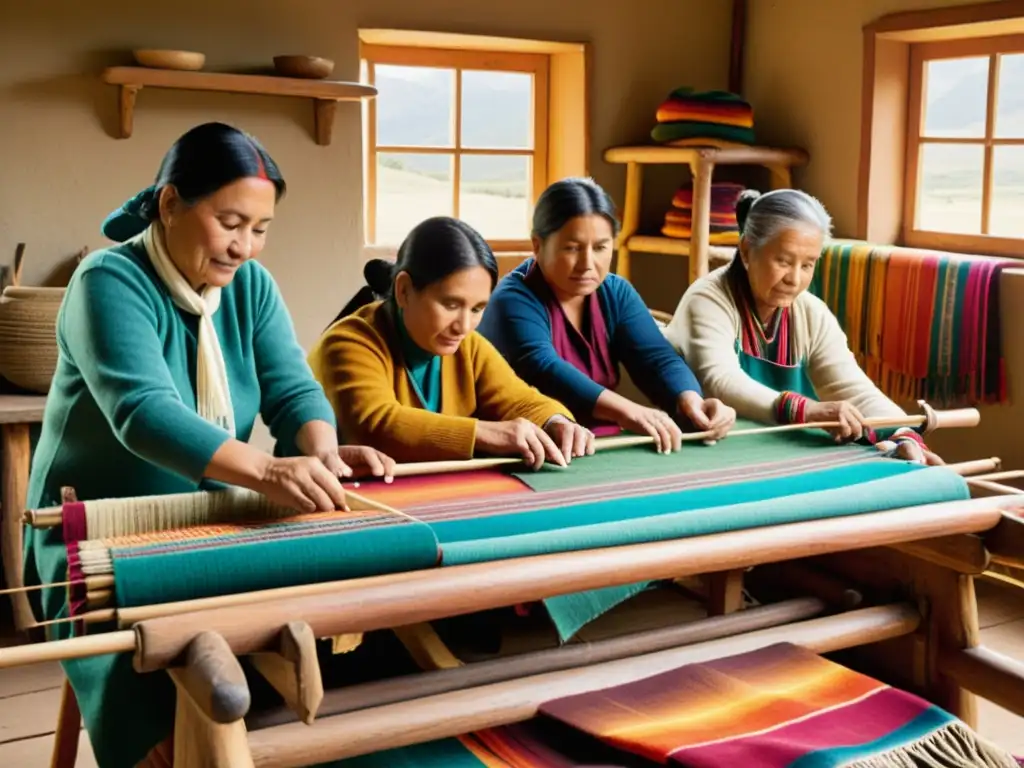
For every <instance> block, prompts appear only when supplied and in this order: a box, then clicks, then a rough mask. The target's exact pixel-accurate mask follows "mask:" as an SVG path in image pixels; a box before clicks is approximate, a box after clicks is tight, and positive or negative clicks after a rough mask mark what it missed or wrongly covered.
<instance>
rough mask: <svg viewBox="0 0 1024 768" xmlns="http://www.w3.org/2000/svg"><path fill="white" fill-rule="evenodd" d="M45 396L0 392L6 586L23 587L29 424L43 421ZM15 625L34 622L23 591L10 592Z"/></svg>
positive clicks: (1, 543)
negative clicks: (11, 593) (23, 526)
mask: <svg viewBox="0 0 1024 768" xmlns="http://www.w3.org/2000/svg"><path fill="white" fill-rule="evenodd" d="M45 405H46V398H45V397H43V396H41V395H0V451H2V454H3V455H2V462H3V463H2V465H0V483H2V488H0V562H2V563H3V574H4V582H5V585H6V586H7V587H8V588H12V587H21V586H24V584H23V582H22V577H21V566H22V549H21V548H22V515H23V514H24V512H25V500H26V496H27V495H28V473H29V467H30V466H31V453H32V445H31V441H30V438H29V427H30V426H31V425H32V424H38V423H40V422H41V421H42V420H43V409H44V407H45ZM11 605H12V607H13V610H14V626H15V627H16V628H17V629H19V630H22V629H24V628H25V627H27V626H29V625H31V624H34V623H35V619H34V617H33V616H32V609H31V608H30V607H29V602H28V598H27V597H26V596H25V593H24V592H17V593H15V594H13V595H11Z"/></svg>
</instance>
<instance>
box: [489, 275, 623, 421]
mask: <svg viewBox="0 0 1024 768" xmlns="http://www.w3.org/2000/svg"><path fill="white" fill-rule="evenodd" d="M477 330H478V331H479V333H480V334H481V335H482V336H484V337H486V338H487V340H488V341H490V342H491V344H493V345H494V346H495V348H497V350H498V351H499V352H500V353H501V354H502V356H503V357H504V358H505V359H506V360H508V362H509V363H510V364H511V365H512V368H513V370H514V371H515V372H516V374H518V375H519V377H520V378H521V379H523V380H524V381H525V382H526V383H527V384H530V385H531V386H533V387H536V388H537V389H539V390H540V391H541V392H542V393H543V394H545V395H547V396H548V397H551V398H554V399H555V400H558V401H559V402H560V403H562V404H563V405H565V406H566V407H567V408H568V409H569V410H570V411H572V412H573V413H575V414H578V415H579V414H587V415H590V414H592V413H593V411H594V406H595V405H596V404H597V398H598V397H600V396H601V393H602V392H604V389H605V388H604V387H602V386H601V385H600V384H598V383H596V382H595V381H593V379H591V378H590V377H589V376H587V375H586V374H584V373H581V372H580V371H579V370H577V369H576V368H575V366H573V365H572V364H571V363H567V362H566V361H565V360H563V359H562V358H561V357H559V356H558V353H557V352H555V346H554V344H553V343H552V342H551V321H550V320H549V318H548V312H547V310H546V309H545V308H544V305H543V304H541V302H540V299H538V298H537V297H536V296H535V295H534V294H533V292H532V291H531V290H530V289H529V288H528V287H527V286H526V285H525V284H524V283H523V280H522V277H521V276H520V275H519V274H517V273H515V272H513V273H510V274H508V275H506V276H505V278H503V279H502V281H501V283H500V284H499V286H498V288H497V290H496V291H495V292H494V295H493V296H492V297H491V302H490V303H489V304H488V306H487V309H486V310H485V311H484V317H483V320H482V321H481V323H480V326H479V327H478V328H477Z"/></svg>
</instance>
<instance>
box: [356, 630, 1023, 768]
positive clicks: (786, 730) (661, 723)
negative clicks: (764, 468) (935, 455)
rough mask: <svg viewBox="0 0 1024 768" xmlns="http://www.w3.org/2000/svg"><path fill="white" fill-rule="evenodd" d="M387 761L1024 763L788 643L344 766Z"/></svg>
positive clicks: (718, 767) (902, 766)
mask: <svg viewBox="0 0 1024 768" xmlns="http://www.w3.org/2000/svg"><path fill="white" fill-rule="evenodd" d="M413 753H415V755H416V760H415V762H413V761H412V760H411V759H410V758H412V756H413ZM435 755H436V757H435ZM383 765H388V766H402V765H419V766H441V765H444V766H448V767H451V768H457V767H462V766H465V768H476V767H477V766H488V767H489V768H491V767H493V768H644V767H650V766H658V765H668V766H679V767H680V768H684V767H685V768H741V767H742V768H840V766H842V767H843V768H966V766H973V767H975V768H1019V766H1020V765H1021V763H1020V761H1019V760H1018V759H1016V758H1014V757H1013V756H1012V755H1010V754H1009V753H1008V752H1006V751H1005V750H1003V749H1002V748H1001V747H999V746H997V745H995V744H992V743H990V742H988V741H987V740H985V739H983V738H982V737H981V736H979V735H978V734H977V733H976V732H975V731H973V730H971V728H969V727H968V726H967V725H966V724H965V723H963V722H962V721H960V720H958V719H957V718H955V717H953V716H952V715H951V714H949V713H948V712H946V711H944V710H942V709H940V708H939V707H936V706H934V705H932V704H930V703H929V702H927V701H925V700H923V699H921V698H919V697H917V696H914V695H913V694H910V693H907V692H905V691H901V690H898V689H896V688H892V687H891V686H888V685H886V684H885V683H881V682H879V681H877V680H874V679H872V678H870V677H867V676H865V675H862V674H859V673H857V672H854V671H852V670H850V669H847V668H845V667H842V666H840V665H838V664H835V663H833V662H831V661H828V660H826V659H824V658H822V657H820V656H818V655H816V654H814V653H812V652H811V651H808V650H806V649H804V648H801V647H799V646H795V645H791V644H788V643H782V644H778V645H773V646H769V647H767V648H762V649H760V650H757V651H752V652H750V653H744V654H740V655H737V656H731V657H726V658H722V659H715V660H713V661H708V662H703V663H696V664H689V665H686V666H683V667H680V668H677V669H674V670H672V671H670V672H666V673H664V674H660V675H656V676H654V677H650V678H647V679H644V680H640V681H638V682H635V683H630V684H626V685H621V686H616V687H612V688H605V689H602V690H596V691H592V692H590V693H585V694H580V695H577V696H570V697H567V698H563V699H557V700H554V701H550V702H548V703H546V704H543V705H542V706H541V707H540V710H539V712H538V715H537V717H535V718H534V719H533V720H530V721H528V722H526V723H520V724H516V725H512V726H505V727H501V728H494V729H489V730H486V731H478V732H476V733H472V734H467V735H465V736H461V737H459V738H458V739H447V740H444V741H438V742H433V743H432V744H426V745H419V746H417V747H413V748H407V749H406V750H392V751H389V752H387V753H380V754H378V755H370V756H367V757H364V758H358V759H357V760H353V761H343V762H342V763H340V764H339V768H342V766H343V767H344V768H371V767H372V768H377V766H383Z"/></svg>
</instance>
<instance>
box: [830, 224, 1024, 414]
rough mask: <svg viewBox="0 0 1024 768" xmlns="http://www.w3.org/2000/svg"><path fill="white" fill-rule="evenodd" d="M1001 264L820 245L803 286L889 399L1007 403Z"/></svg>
mask: <svg viewBox="0 0 1024 768" xmlns="http://www.w3.org/2000/svg"><path fill="white" fill-rule="evenodd" d="M1017 266H1019V264H1018V263H1017V262H1012V261H1008V260H1002V259H995V258H985V257H977V256H967V255H962V254H956V253H945V252H941V251H924V250H917V249H912V248H900V247H892V246H876V245H872V244H868V243H864V244H855V245H849V244H837V245H833V246H830V247H828V248H826V249H825V250H824V251H823V253H822V258H821V261H820V263H819V265H818V268H817V269H816V270H815V276H814V281H813V282H812V284H811V287H810V290H811V291H812V292H813V293H814V294H815V295H817V296H819V297H820V298H822V299H823V300H824V301H825V302H826V303H827V304H828V306H829V308H830V309H831V310H832V312H833V313H834V314H835V316H836V318H837V319H838V321H839V324H840V325H841V326H842V328H843V330H844V331H845V333H846V335H847V338H848V340H849V345H850V349H851V350H852V351H853V353H854V355H855V356H856V357H857V361H858V362H859V363H860V365H861V367H862V368H863V369H864V370H865V372H866V373H867V374H868V376H869V377H870V378H871V379H872V380H873V381H874V382H875V383H876V384H877V385H878V386H879V387H880V388H881V389H882V391H884V392H885V393H886V394H887V395H889V396H890V397H892V398H893V399H897V400H909V399H915V398H923V399H927V400H929V401H930V402H931V403H932V404H933V405H937V406H942V407H949V406H957V405H976V404H981V403H1006V402H1008V398H1009V387H1008V383H1007V373H1006V362H1005V358H1004V357H1003V351H1002V328H1001V321H1000V314H999V275H1000V273H1001V272H1002V270H1003V269H1005V268H1007V267H1017Z"/></svg>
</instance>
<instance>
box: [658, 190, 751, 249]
mask: <svg viewBox="0 0 1024 768" xmlns="http://www.w3.org/2000/svg"><path fill="white" fill-rule="evenodd" d="M743 190H744V186H743V185H742V184H735V183H733V182H728V181H722V182H717V183H713V184H712V185H711V230H710V234H709V236H708V243H709V244H710V245H736V244H737V243H739V241H740V230H739V226H738V225H737V223H736V200H737V198H738V197H739V196H740V193H741V192H743ZM661 234H663V235H664V236H665V237H678V238H681V239H683V240H689V239H690V238H691V237H693V186H692V185H690V184H688V185H686V186H684V187H682V188H680V189H679V191H677V192H676V194H675V196H674V197H673V198H672V208H671V209H669V211H668V212H667V213H666V214H665V224H664V226H663V227H662V228H661Z"/></svg>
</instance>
